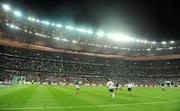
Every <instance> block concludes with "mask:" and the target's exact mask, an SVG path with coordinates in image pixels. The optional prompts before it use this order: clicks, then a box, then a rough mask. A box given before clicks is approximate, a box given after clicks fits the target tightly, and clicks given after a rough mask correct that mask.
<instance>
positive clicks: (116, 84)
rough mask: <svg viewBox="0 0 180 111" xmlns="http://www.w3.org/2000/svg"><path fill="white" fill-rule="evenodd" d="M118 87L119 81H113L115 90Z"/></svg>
mask: <svg viewBox="0 0 180 111" xmlns="http://www.w3.org/2000/svg"><path fill="white" fill-rule="evenodd" d="M118 89H119V81H116V82H115V90H116V91H117V90H118Z"/></svg>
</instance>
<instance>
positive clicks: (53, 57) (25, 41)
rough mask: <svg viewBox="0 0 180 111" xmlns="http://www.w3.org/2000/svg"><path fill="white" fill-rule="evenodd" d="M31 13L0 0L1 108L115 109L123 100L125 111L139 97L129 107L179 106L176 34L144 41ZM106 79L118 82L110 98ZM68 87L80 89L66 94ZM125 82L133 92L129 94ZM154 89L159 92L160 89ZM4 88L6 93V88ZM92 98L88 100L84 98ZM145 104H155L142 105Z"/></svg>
mask: <svg viewBox="0 0 180 111" xmlns="http://www.w3.org/2000/svg"><path fill="white" fill-rule="evenodd" d="M36 14H37V15H36ZM36 14H32V15H31V14H29V13H28V11H26V10H21V9H20V8H18V6H13V5H10V4H6V3H1V4H0V69H1V70H0V86H1V87H2V89H1V87H0V92H1V91H2V94H1V93H0V111H1V110H2V111H5V110H23V111H24V110H29V109H30V110H32V111H35V110H37V111H39V110H45V111H50V110H53V111H56V110H57V111H59V110H61V109H64V110H66V109H69V110H72V111H81V110H82V111H84V110H87V111H99V110H103V111H105V110H109V111H111V110H112V111H120V110H119V108H120V106H121V105H122V103H123V105H124V106H121V108H122V109H123V108H124V110H127V111H132V110H133V106H134V105H135V104H142V103H143V104H142V106H141V105H140V106H138V107H141V108H135V110H140V111H161V110H166V109H167V110H168V108H169V109H171V107H164V106H163V105H164V104H165V103H164V102H162V101H165V102H167V103H166V104H172V103H174V104H173V105H172V111H179V109H180V107H179V100H178V99H180V96H179V94H180V93H179V89H178V88H179V87H180V41H179V40H175V39H172V40H161V41H159V40H151V39H149V40H148V39H146V37H144V38H143V37H136V36H133V35H130V34H126V33H111V32H107V31H103V29H101V30H99V29H93V28H92V29H89V28H86V27H83V26H79V25H77V26H74V25H71V24H66V23H63V22H58V21H51V20H46V19H41V18H42V17H38V13H36ZM33 15H34V16H33ZM35 15H36V16H35ZM77 81H79V82H80V83H77ZM108 81H113V82H114V83H115V82H118V83H119V84H120V86H121V87H120V88H119V87H118V88H119V89H120V92H118V91H119V89H118V88H117V90H118V91H117V93H116V92H115V98H114V96H112V98H113V99H114V100H112V98H111V96H110V95H108V94H102V92H103V91H104V89H106V88H105V86H107V87H108V88H109V86H108V85H107V82H108ZM76 83H77V84H78V85H79V84H80V86H82V89H81V91H82V93H80V92H78V91H79V89H80V88H79V87H80V86H78V88H77V87H76V86H77V84H76ZM114 83H113V84H114ZM129 84H133V87H132V86H129ZM162 84H163V86H161V85H162ZM91 86H92V87H91ZM164 86H165V87H166V88H165V89H164ZM4 87H5V88H6V87H8V88H9V89H5V88H4ZM74 87H75V89H76V92H75V93H76V94H79V95H76V94H74V92H73V94H74V95H71V94H69V92H70V91H72V89H73V88H74ZM129 87H130V88H131V87H132V89H133V90H136V91H137V92H136V91H135V93H134V92H133V91H132V93H131V92H130V90H129ZM10 88H12V89H10ZM16 88H17V89H16ZM20 88H22V89H23V88H24V89H25V90H24V89H23V90H22V89H20ZM66 88H67V89H66ZM88 88H89V89H90V90H91V91H90V92H88V90H89V89H88ZM91 88H92V89H91ZM98 88H99V89H98ZM136 88H137V89H136ZM159 88H160V89H159ZM161 88H162V91H164V90H165V91H164V92H163V93H162V92H161ZM77 89H78V90H77ZM126 89H128V92H127V91H126ZM166 89H167V92H166ZM83 90H84V92H83ZM94 90H95V92H93V91H94ZM114 90H115V88H114V89H113V91H114ZM6 91H12V92H11V93H7V94H6ZM13 91H14V92H15V93H16V94H15V93H14V92H13ZM18 91H19V92H18ZM98 91H99V92H98ZM138 91H139V92H138ZM143 91H144V92H143ZM145 91H147V92H145ZM168 91H169V92H168ZM173 91H174V92H173ZM24 92H26V93H24ZM27 92H28V93H27ZM42 92H43V94H42ZM151 92H152V93H151ZM59 93H60V94H64V95H63V96H62V95H59ZM110 93H112V92H111V91H110ZM140 93H143V94H142V95H141V94H140ZM8 94H12V95H8ZM13 94H14V95H17V97H15V96H13ZM18 94H19V95H18ZM28 94H29V95H28ZM81 94H82V95H81ZM173 94H174V95H173ZM21 95H22V98H21ZM32 95H33V96H32ZM167 95H168V96H169V97H168V96H167ZM25 96H28V97H29V99H28V102H27V101H26V100H24V99H23V98H26V97H25ZM71 96H72V101H70V100H71ZM77 96H79V97H77ZM93 96H94V97H93ZM46 97H47V98H46ZM86 97H88V98H89V100H86V99H85V98H86ZM101 97H102V98H103V99H102V98H101ZM12 98H16V99H17V98H20V99H19V100H20V101H17V100H18V99H17V100H15V99H12ZM36 98H39V99H36ZM57 98H58V99H57ZM79 98H80V100H78V99H79ZM127 98H128V99H127ZM139 98H141V99H142V100H141V99H139ZM171 98H172V99H171ZM8 99H9V101H7V100H8ZM91 99H92V101H95V102H90V101H91ZM145 100H147V103H146V101H145ZM177 100H178V101H177ZM13 101H16V102H17V103H16V104H15V103H12V102H13ZM77 101H78V102H77ZM109 101H110V103H109ZM23 102H26V105H22V104H23ZM156 102H159V103H156ZM86 103H87V104H86ZM134 103H135V104H134ZM129 104H131V105H132V106H131V105H129ZM149 104H150V105H152V106H153V105H154V107H152V108H150V109H149V110H148V109H147V108H148V107H146V105H149ZM158 104H161V105H162V106H161V105H160V107H159V105H158ZM114 105H115V106H114ZM104 106H106V108H107V109H106V108H104ZM169 106H171V105H169ZM96 107H98V108H97V109H96ZM142 107H143V108H142ZM86 108H89V109H86ZM126 108H127V109H126ZM128 108H129V109H128ZM163 108H164V109H163ZM141 109H142V110H141ZM69 110H68V111H69Z"/></svg>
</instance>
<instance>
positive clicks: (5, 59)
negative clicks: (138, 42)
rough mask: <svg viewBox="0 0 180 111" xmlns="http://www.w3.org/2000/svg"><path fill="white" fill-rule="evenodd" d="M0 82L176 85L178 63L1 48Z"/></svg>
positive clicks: (178, 69) (178, 80)
mask: <svg viewBox="0 0 180 111" xmlns="http://www.w3.org/2000/svg"><path fill="white" fill-rule="evenodd" d="M0 56H1V57H0V59H1V60H0V62H1V65H0V68H1V69H2V70H0V81H3V80H11V79H12V77H13V76H25V77H26V79H27V81H32V80H41V81H51V82H58V83H59V82H63V83H73V82H74V81H75V80H79V81H82V83H83V84H87V83H88V84H90V83H95V84H105V83H106V82H107V80H108V78H112V79H113V81H119V82H120V83H121V84H127V83H129V82H132V83H135V84H137V85H142V84H150V85H155V84H159V83H161V82H162V81H173V82H174V83H176V84H179V83H180V60H179V59H176V60H158V61H157V60H156V61H132V60H120V59H117V58H116V59H115V58H103V57H96V56H88V55H80V54H75V53H74V54H73V53H65V52H61V53H60V52H59V53H58V52H46V51H38V50H32V49H20V48H13V47H7V46H1V52H0Z"/></svg>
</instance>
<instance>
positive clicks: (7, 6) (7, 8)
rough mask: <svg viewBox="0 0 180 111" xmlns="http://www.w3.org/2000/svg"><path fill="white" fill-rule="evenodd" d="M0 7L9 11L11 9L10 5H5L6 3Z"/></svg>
mask: <svg viewBox="0 0 180 111" xmlns="http://www.w3.org/2000/svg"><path fill="white" fill-rule="evenodd" d="M2 7H3V9H4V10H6V11H10V10H11V7H10V6H9V5H7V4H3V5H2Z"/></svg>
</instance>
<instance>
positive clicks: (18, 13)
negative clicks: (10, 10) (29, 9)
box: [14, 10, 22, 17]
mask: <svg viewBox="0 0 180 111" xmlns="http://www.w3.org/2000/svg"><path fill="white" fill-rule="evenodd" d="M14 15H15V16H17V17H20V16H21V15H22V14H21V12H19V11H17V10H15V11H14Z"/></svg>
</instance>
